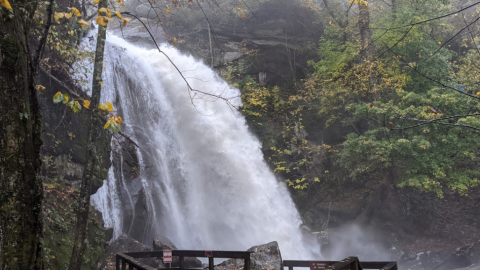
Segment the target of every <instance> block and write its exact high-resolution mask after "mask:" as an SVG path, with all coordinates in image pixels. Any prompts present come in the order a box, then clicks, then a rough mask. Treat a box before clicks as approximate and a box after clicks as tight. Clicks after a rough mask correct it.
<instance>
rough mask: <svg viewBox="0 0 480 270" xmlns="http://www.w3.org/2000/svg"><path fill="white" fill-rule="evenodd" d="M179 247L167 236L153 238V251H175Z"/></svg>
mask: <svg viewBox="0 0 480 270" xmlns="http://www.w3.org/2000/svg"><path fill="white" fill-rule="evenodd" d="M175 249H177V246H175V244H174V243H173V242H172V241H170V239H168V238H167V237H165V236H161V235H157V236H155V237H154V238H153V250H175Z"/></svg>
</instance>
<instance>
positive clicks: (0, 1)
mask: <svg viewBox="0 0 480 270" xmlns="http://www.w3.org/2000/svg"><path fill="white" fill-rule="evenodd" d="M0 5H2V6H4V7H5V8H7V9H10V10H11V9H12V6H10V3H9V2H8V1H7V0H0Z"/></svg>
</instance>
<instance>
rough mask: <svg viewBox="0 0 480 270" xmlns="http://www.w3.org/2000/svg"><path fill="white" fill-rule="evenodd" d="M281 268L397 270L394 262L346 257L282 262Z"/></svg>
mask: <svg viewBox="0 0 480 270" xmlns="http://www.w3.org/2000/svg"><path fill="white" fill-rule="evenodd" d="M283 267H288V270H293V268H294V267H309V268H310V270H319V269H332V270H333V269H335V270H363V269H380V270H398V267H397V263H396V262H360V261H359V260H358V258H357V257H348V258H346V259H344V260H341V261H292V260H284V261H283Z"/></svg>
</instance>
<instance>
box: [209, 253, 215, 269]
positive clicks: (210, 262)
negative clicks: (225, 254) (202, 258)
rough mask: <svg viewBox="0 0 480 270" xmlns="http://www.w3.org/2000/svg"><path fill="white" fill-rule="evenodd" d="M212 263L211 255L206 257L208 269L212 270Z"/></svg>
mask: <svg viewBox="0 0 480 270" xmlns="http://www.w3.org/2000/svg"><path fill="white" fill-rule="evenodd" d="M212 255H213V254H212ZM214 266H215V265H214V264H213V256H212V257H208V269H209V270H214Z"/></svg>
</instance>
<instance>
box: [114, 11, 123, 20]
mask: <svg viewBox="0 0 480 270" xmlns="http://www.w3.org/2000/svg"><path fill="white" fill-rule="evenodd" d="M115 14H117V17H118V18H119V19H120V20H121V19H122V14H120V12H118V11H115Z"/></svg>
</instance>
